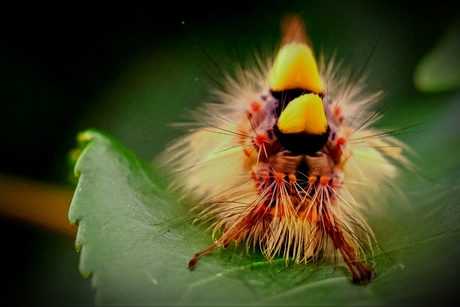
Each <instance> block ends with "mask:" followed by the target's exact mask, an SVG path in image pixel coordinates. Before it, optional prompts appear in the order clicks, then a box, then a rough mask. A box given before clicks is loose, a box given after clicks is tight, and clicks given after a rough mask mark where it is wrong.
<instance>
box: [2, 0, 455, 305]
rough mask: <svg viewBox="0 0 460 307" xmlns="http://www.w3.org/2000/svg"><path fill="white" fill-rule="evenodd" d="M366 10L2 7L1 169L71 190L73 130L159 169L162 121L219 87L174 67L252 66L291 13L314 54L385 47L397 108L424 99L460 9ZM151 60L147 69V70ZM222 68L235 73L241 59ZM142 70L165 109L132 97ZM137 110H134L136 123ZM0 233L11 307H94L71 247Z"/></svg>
mask: <svg viewBox="0 0 460 307" xmlns="http://www.w3.org/2000/svg"><path fill="white" fill-rule="evenodd" d="M284 2H285V1H284ZM365 2H366V1H349V2H348V3H342V2H340V1H311V2H308V1H302V2H301V1H297V2H293V3H292V4H289V5H288V6H286V4H284V3H283V2H279V3H278V2H275V1H252V2H250V1H233V2H231V3H220V2H214V3H213V4H212V5H201V4H199V3H197V2H193V3H187V4H185V5H183V4H181V3H179V2H177V3H176V2H164V3H161V7H160V5H153V4H152V5H148V6H145V5H144V4H137V3H134V4H133V3H129V4H128V3H125V4H121V3H112V2H107V3H102V2H98V3H90V2H85V1H63V2H23V3H16V2H14V3H13V2H11V3H9V5H8V6H5V7H4V8H3V10H2V11H3V13H2V18H1V20H2V21H1V30H0V31H1V38H2V41H1V44H0V46H1V48H0V67H1V69H0V95H1V96H0V97H1V98H0V99H1V104H2V108H1V111H0V144H1V159H0V173H2V174H6V175H12V176H17V177H22V178H28V179H33V180H38V181H43V182H48V183H56V184H59V185H63V186H65V187H68V188H69V189H72V187H73V186H72V183H71V182H70V181H69V179H68V178H69V171H70V169H69V163H68V152H69V151H70V150H71V149H72V148H73V147H74V146H75V136H76V134H77V133H78V132H79V131H82V130H85V129H87V128H90V127H92V128H99V129H101V130H103V131H105V132H107V133H110V134H112V135H114V136H115V137H116V138H118V139H120V140H121V141H122V142H123V143H124V144H125V145H126V146H127V147H128V148H130V149H132V150H133V151H135V152H136V153H137V154H138V155H139V156H140V157H142V158H143V159H146V160H150V159H153V157H154V156H155V155H156V154H157V153H158V152H159V151H160V150H161V148H163V147H164V144H165V143H167V141H169V140H171V138H172V137H173V135H174V133H170V132H169V130H167V129H165V128H164V125H165V123H166V122H170V121H178V120H180V116H179V115H178V113H181V112H180V111H182V110H180V109H179V108H181V107H182V108H187V107H194V106H196V105H197V104H198V103H199V102H200V101H201V99H202V97H205V95H206V87H207V84H208V83H207V82H198V83H193V82H191V81H186V82H182V81H183V80H180V84H179V82H177V81H178V80H177V79H174V78H172V77H171V74H170V72H169V71H168V69H167V67H172V69H174V70H175V71H176V72H177V74H178V75H180V74H181V72H180V69H181V68H182V67H184V70H186V69H187V68H186V67H189V66H187V65H190V64H181V63H188V62H190V61H192V62H194V65H195V64H196V65H197V67H198V69H197V70H196V71H198V72H199V73H200V74H198V75H197V76H199V77H200V80H201V78H203V79H206V78H205V73H204V71H205V70H206V62H207V64H209V62H210V61H209V59H208V55H207V54H206V53H203V52H202V50H201V47H203V48H204V49H205V50H206V52H208V54H209V55H210V56H211V57H212V58H214V59H216V61H217V62H219V61H220V60H221V57H223V56H222V54H223V53H225V51H226V50H227V49H228V48H227V47H228V46H232V45H234V46H237V47H236V50H238V48H241V49H244V50H246V51H244V52H243V51H242V52H241V54H240V55H239V56H242V57H245V55H246V54H249V53H251V52H252V50H254V49H253V48H257V46H259V44H260V43H262V44H267V46H272V47H273V46H274V44H275V45H276V42H277V39H278V35H279V34H278V28H279V19H280V17H282V15H283V14H282V13H283V12H290V11H296V12H301V13H304V16H305V19H306V20H307V27H308V29H309V33H310V35H311V37H312V40H313V42H314V44H315V42H320V44H319V46H318V47H323V48H324V49H325V50H328V48H336V49H337V50H338V51H339V52H338V53H340V54H341V56H343V57H345V58H346V59H347V60H349V62H351V63H363V62H364V61H365V59H367V58H368V56H369V54H371V53H372V49H373V46H374V45H375V43H376V42H378V44H377V47H376V50H375V52H374V53H373V55H372V58H374V57H375V58H380V59H381V61H380V62H379V63H378V64H375V63H372V61H371V63H370V64H369V65H370V67H371V68H372V69H373V70H372V73H370V83H373V84H376V85H375V86H376V87H377V88H383V89H384V90H387V91H389V94H388V96H387V97H390V98H391V97H392V95H400V94H408V93H416V92H417V91H416V89H415V88H414V87H413V85H412V74H413V70H414V68H415V66H416V65H417V63H418V62H419V61H420V59H421V58H422V57H423V56H424V55H425V54H426V53H427V52H428V51H429V50H430V49H431V48H432V47H433V46H434V45H435V44H436V43H437V42H438V40H439V38H440V37H441V35H442V34H444V32H445V30H446V28H447V27H448V26H450V25H451V23H452V21H453V20H454V18H456V17H457V18H458V16H459V10H458V5H455V4H448V3H440V2H439V1H438V2H436V3H432V4H431V5H429V7H427V6H426V7H425V6H421V5H420V4H418V3H417V2H413V3H412V2H408V1H405V2H403V3H399V4H397V3H387V1H375V2H372V4H369V3H365ZM182 21H185V27H184V25H183V24H182ZM310 25H311V26H310ZM267 40H269V42H268V43H266V41H267ZM248 41H249V43H248ZM321 44H322V45H321ZM200 46H201V47H200ZM316 46H317V45H316V44H315V48H317V47H316ZM262 47H263V46H262ZM251 48H252V49H251ZM234 49H235V48H234ZM318 51H320V49H318ZM174 52H177V53H178V54H180V55H181V56H180V57H179V56H177V55H176V53H174ZM245 52H246V53H245ZM188 54H189V58H188V57H187V55H188ZM156 55H158V57H156ZM168 56H169V57H168ZM176 57H177V58H176ZM146 59H147V60H146ZM163 59H168V60H169V61H171V62H168V61H166V62H164V61H163ZM233 59H234V58H233ZM143 60H145V62H146V63H149V64H148V65H147V64H146V65H145V66H143V62H142V61H143ZM176 60H177V61H176ZM222 62H225V63H226V64H228V63H229V62H230V64H231V62H232V57H229V58H223V60H222ZM203 63H205V64H203ZM169 64H171V65H170V66H168V65H169ZM226 64H225V65H226ZM211 66H212V65H211ZM130 67H135V69H134V70H130V69H131V68H130ZM139 67H145V70H144V71H143V75H141V77H142V76H151V77H152V78H153V79H154V82H152V83H151V85H149V84H148V81H149V80H150V79H149V78H150V77H147V78H146V80H147V81H145V82H147V85H145V86H151V91H152V92H153V93H151V96H148V95H147V96H146V97H144V102H145V101H149V99H152V104H151V105H152V106H155V108H153V107H150V106H146V105H144V104H143V103H136V101H135V99H133V98H130V97H132V96H129V94H126V93H130V92H134V91H135V90H136V87H135V86H132V85H131V86H128V87H126V86H124V87H123V84H124V83H126V82H125V81H126V79H127V78H128V77H129V76H130V73H133V71H134V74H136V72H139ZM165 67H166V68H165ZM136 69H137V70H136ZM210 69H212V68H210ZM214 69H215V68H214ZM187 71H188V70H187ZM194 71H195V70H194ZM162 72H165V73H164V74H162ZM142 80H143V79H142V78H140V79H139V82H144V81H142ZM373 80H374V81H375V82H372V81H373ZM133 82H134V81H133ZM136 82H137V81H136ZM176 82H177V84H175V83H176ZM187 82H189V83H187ZM210 82H211V83H212V80H211V81H210ZM163 85H164V86H163ZM184 88H185V89H186V90H184ZM117 91H122V92H120V93H118V92H117ZM160 91H163V92H164V95H166V96H168V95H170V96H171V97H173V96H174V95H178V93H177V92H178V91H179V92H180V93H184V94H183V95H184V96H185V97H186V98H184V99H180V98H178V99H176V100H175V101H174V103H175V104H176V105H177V108H176V107H175V106H171V105H166V102H165V101H160V102H159V101H153V100H154V99H155V97H156V94H157V92H160ZM114 93H115V94H114ZM117 93H118V94H117ZM162 97H163V96H162ZM174 97H176V96H174ZM179 97H182V98H183V96H179ZM390 98H389V99H390ZM390 100H391V99H390ZM390 108H391V103H390ZM127 109H129V110H134V109H135V111H132V112H131V113H130V112H127V113H126V110H127ZM162 110H165V111H164V112H165V113H164V114H163V113H162V112H163V111H162ZM124 114H128V115H127V116H124ZM133 114H134V115H133ZM136 114H137V115H139V116H142V118H140V119H139V122H138V123H137V124H134V123H133V122H136V120H131V121H128V119H127V118H128V117H129V116H133V117H135V116H137V115H136ZM140 114H141V115H140ZM129 118H130V117H129ZM150 118H151V119H150ZM127 123H128V124H127ZM0 229H1V231H2V233H3V234H4V238H3V240H2V254H3V257H2V259H3V261H4V270H3V277H4V278H5V279H6V285H7V286H6V288H5V287H3V291H2V294H1V297H2V298H1V299H0V301H4V302H5V301H6V302H9V303H13V304H57V305H59V304H77V305H81V304H91V303H92V297H93V293H92V290H91V286H90V281H89V280H85V279H83V278H82V277H81V276H80V275H79V272H78V257H79V254H78V253H76V252H75V249H74V247H73V241H74V238H70V237H68V236H65V235H62V234H59V233H55V232H52V231H50V230H43V229H42V228H39V227H37V226H32V225H28V224H26V223H24V222H21V221H17V220H11V219H9V218H8V217H1V219H0Z"/></svg>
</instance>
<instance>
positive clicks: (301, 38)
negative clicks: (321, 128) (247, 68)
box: [268, 16, 323, 94]
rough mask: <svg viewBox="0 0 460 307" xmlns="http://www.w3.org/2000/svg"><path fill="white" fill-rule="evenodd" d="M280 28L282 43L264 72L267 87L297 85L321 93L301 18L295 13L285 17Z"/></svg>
mask: <svg viewBox="0 0 460 307" xmlns="http://www.w3.org/2000/svg"><path fill="white" fill-rule="evenodd" d="M283 32H284V37H283V43H282V45H281V48H280V50H279V52H278V55H277V56H276V58H275V61H274V63H273V67H272V68H271V69H270V71H269V75H268V82H269V86H270V89H271V90H272V91H274V92H280V91H285V90H291V89H301V90H305V91H309V92H313V93H317V94H322V93H323V86H322V81H321V78H320V76H319V72H318V65H317V63H316V59H315V55H314V54H313V50H312V48H311V46H310V44H309V42H308V37H307V34H306V32H305V26H304V24H303V21H302V19H300V18H299V17H298V16H291V17H290V18H288V19H286V20H285V21H284V23H283Z"/></svg>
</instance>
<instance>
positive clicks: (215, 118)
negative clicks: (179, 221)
mask: <svg viewBox="0 0 460 307" xmlns="http://www.w3.org/2000/svg"><path fill="white" fill-rule="evenodd" d="M283 33H284V36H283V40H282V43H281V45H280V49H279V51H278V54H277V55H276V56H275V58H274V60H273V61H272V62H270V61H269V62H268V64H267V65H264V64H261V65H260V66H261V67H262V68H260V67H258V68H256V69H253V70H242V69H240V70H238V71H237V74H236V75H237V77H236V78H230V77H228V78H227V80H226V88H225V90H223V91H217V92H216V96H217V98H218V100H219V102H220V103H208V104H206V105H204V106H203V107H201V108H199V109H197V110H196V111H195V112H192V116H193V117H194V120H195V124H194V127H193V129H191V133H190V134H188V135H186V136H184V137H183V138H181V139H179V140H177V141H175V142H174V143H173V144H172V145H171V146H170V147H169V148H167V149H166V151H165V152H164V153H163V155H162V157H161V163H163V164H165V165H167V167H168V168H170V169H172V170H175V171H177V172H176V173H177V177H176V178H175V180H174V184H175V185H176V186H178V187H179V188H180V189H182V191H183V193H184V194H185V195H189V194H191V195H194V196H195V197H196V198H198V199H200V202H199V203H198V204H197V205H196V206H195V207H194V208H193V210H195V212H197V214H198V215H197V220H198V221H203V222H209V223H211V228H212V229H213V231H212V237H213V239H214V243H213V244H212V245H210V246H209V247H207V248H205V249H204V250H202V251H199V252H197V253H196V254H195V255H194V256H193V257H192V259H191V260H190V262H189V268H190V269H193V268H194V267H195V265H196V263H197V261H198V260H199V259H200V257H202V256H203V255H205V254H209V253H210V252H212V251H213V250H214V249H216V248H221V247H227V246H228V245H229V244H231V243H235V244H237V243H243V244H244V245H245V246H246V248H247V249H248V250H250V249H254V250H255V249H259V250H260V251H261V252H262V254H263V255H264V256H265V257H266V258H267V259H268V260H269V261H271V260H272V259H274V258H275V257H284V258H285V259H286V264H288V263H290V262H294V263H305V264H306V263H309V262H311V261H313V262H315V261H320V260H323V259H326V260H328V259H330V260H333V259H335V261H337V259H339V261H343V263H344V264H345V265H346V266H347V267H348V268H349V270H350V272H351V276H352V281H353V282H354V283H366V282H369V281H370V280H371V279H372V278H373V277H374V276H375V274H374V271H373V269H372V268H371V267H369V266H368V264H367V261H366V256H368V255H369V254H370V253H371V254H372V249H373V246H374V243H375V238H374V235H373V232H372V230H371V229H370V227H369V225H368V224H367V222H366V220H365V219H364V216H365V213H366V212H368V211H370V210H373V206H375V204H373V203H372V202H369V201H368V200H369V197H367V196H368V195H372V193H374V195H375V193H379V191H380V190H381V187H382V186H385V185H386V186H390V187H391V186H392V183H393V182H394V178H395V177H396V176H397V173H398V172H397V167H396V166H395V165H394V163H402V164H405V163H409V162H408V161H407V159H406V158H405V157H404V156H403V155H402V153H401V152H402V149H404V147H405V145H404V144H403V143H402V142H401V141H399V140H398V139H396V138H394V137H393V136H391V135H390V134H387V133H385V132H384V131H381V130H378V129H375V128H373V127H372V125H373V124H374V123H375V121H377V120H378V119H379V115H378V112H376V111H375V110H374V107H375V101H377V99H378V96H379V93H376V94H371V95H366V94H365V93H363V92H362V90H361V85H362V84H361V83H360V82H358V83H353V84H349V83H347V80H348V79H347V78H342V77H340V75H339V74H338V72H337V70H336V69H335V68H334V65H333V62H331V63H329V64H326V63H325V62H324V61H321V62H319V64H318V62H317V61H316V58H315V56H314V53H313V49H312V46H311V44H310V42H309V39H308V36H307V34H306V31H305V25H304V22H303V20H302V18H301V17H299V16H297V15H292V16H289V17H288V18H286V19H285V20H284V23H283Z"/></svg>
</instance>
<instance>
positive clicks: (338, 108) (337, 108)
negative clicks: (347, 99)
mask: <svg viewBox="0 0 460 307" xmlns="http://www.w3.org/2000/svg"><path fill="white" fill-rule="evenodd" d="M341 114H342V109H341V108H340V107H339V106H336V107H335V108H334V116H335V117H339V116H340V115H341Z"/></svg>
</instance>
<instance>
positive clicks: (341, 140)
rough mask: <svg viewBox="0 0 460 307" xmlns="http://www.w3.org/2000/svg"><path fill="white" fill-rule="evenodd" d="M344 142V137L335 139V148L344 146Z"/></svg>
mask: <svg viewBox="0 0 460 307" xmlns="http://www.w3.org/2000/svg"><path fill="white" fill-rule="evenodd" d="M346 141H347V140H346V139H345V138H344V137H339V138H338V139H337V146H344V145H345V143H346Z"/></svg>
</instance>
